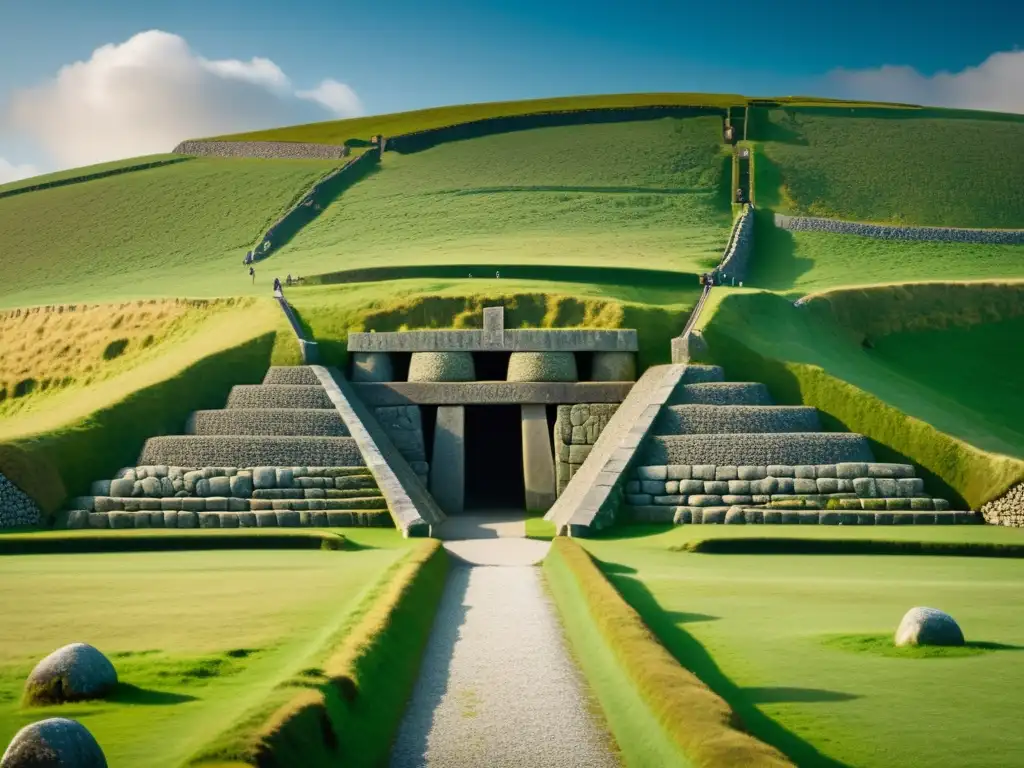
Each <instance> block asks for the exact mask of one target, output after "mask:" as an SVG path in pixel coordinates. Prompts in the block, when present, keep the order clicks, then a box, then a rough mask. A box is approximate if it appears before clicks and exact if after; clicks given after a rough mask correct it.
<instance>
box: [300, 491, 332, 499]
mask: <svg viewBox="0 0 1024 768" xmlns="http://www.w3.org/2000/svg"><path fill="white" fill-rule="evenodd" d="M303 495H304V496H305V497H306V498H307V499H326V498H327V492H326V491H325V490H324V489H323V488H307V489H306V490H304V491H303Z"/></svg>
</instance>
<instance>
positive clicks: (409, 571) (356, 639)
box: [192, 540, 448, 768]
mask: <svg viewBox="0 0 1024 768" xmlns="http://www.w3.org/2000/svg"><path fill="white" fill-rule="evenodd" d="M447 570H448V556H447V553H446V552H445V550H444V548H443V547H442V546H441V544H440V542H438V541H436V540H430V541H426V542H422V543H420V544H418V545H416V548H415V549H414V550H413V551H412V552H410V553H409V554H408V555H407V556H406V557H405V558H404V559H403V560H402V561H401V562H400V563H398V564H396V565H395V566H394V567H393V568H392V569H391V571H390V572H389V574H388V578H387V579H386V580H382V581H381V582H380V583H379V584H378V586H377V588H376V589H375V590H374V591H373V592H371V593H369V594H368V595H366V597H365V598H364V599H363V601H362V602H361V604H360V606H359V608H358V609H357V610H356V611H354V612H353V613H352V614H351V616H350V617H349V618H348V620H347V621H346V623H345V624H344V625H343V626H342V627H341V628H340V629H339V630H338V631H336V632H335V633H333V635H332V637H331V638H330V639H328V640H327V641H326V642H323V643H321V645H320V650H319V651H318V652H317V653H316V654H315V655H314V656H312V657H309V658H308V659H307V661H306V664H307V667H306V668H304V669H302V670H301V671H299V672H298V673H297V674H296V673H294V672H293V674H292V677H291V678H290V680H288V682H286V683H285V684H284V685H282V686H280V687H279V688H278V689H276V690H274V691H273V692H270V693H269V694H268V696H267V697H266V699H265V701H263V702H262V703H261V704H259V705H258V706H257V707H256V708H255V709H253V710H251V711H250V712H249V713H248V714H247V715H246V717H245V718H244V719H243V720H241V721H239V722H238V723H237V724H236V725H235V726H234V727H232V728H230V729H229V730H227V731H226V732H225V733H224V734H222V735H221V736H220V737H219V738H218V739H217V740H216V741H215V742H213V743H212V744H210V745H208V746H207V747H206V748H204V749H203V750H202V751H201V752H200V753H199V754H198V755H197V756H196V757H195V758H194V759H193V761H192V764H196V765H205V764H210V763H212V764H215V765H236V766H238V765H258V766H260V768H275V767H276V766H281V767H282V768H284V766H295V765H302V766H310V768H315V767H316V766H333V765H338V764H344V765H354V766H367V767H369V766H376V765H382V764H384V763H385V762H386V760H387V756H388V753H389V751H390V748H391V742H392V740H393V738H394V734H395V732H396V731H397V729H398V725H399V723H400V722H401V718H402V715H403V713H404V711H405V707H406V704H407V701H408V698H409V695H410V693H411V691H412V686H413V684H414V683H415V680H416V676H417V674H418V672H419V666H420V660H421V657H422V653H423V648H424V647H425V645H426V641H427V636H428V635H429V633H430V628H431V625H432V624H433V618H434V613H435V611H436V608H437V604H438V602H439V600H440V598H441V592H442V590H443V588H444V581H445V575H446V574H447ZM310 665H311V666H310Z"/></svg>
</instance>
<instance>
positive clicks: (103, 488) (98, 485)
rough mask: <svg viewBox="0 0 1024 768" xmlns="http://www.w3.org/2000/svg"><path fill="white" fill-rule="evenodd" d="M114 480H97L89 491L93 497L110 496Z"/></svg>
mask: <svg viewBox="0 0 1024 768" xmlns="http://www.w3.org/2000/svg"><path fill="white" fill-rule="evenodd" d="M112 483H113V481H112V480H95V481H94V482H93V483H92V485H91V486H90V489H89V495H91V496H109V495H110V486H111V484H112Z"/></svg>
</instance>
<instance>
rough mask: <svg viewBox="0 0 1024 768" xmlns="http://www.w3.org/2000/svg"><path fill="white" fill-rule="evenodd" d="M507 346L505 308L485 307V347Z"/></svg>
mask: <svg viewBox="0 0 1024 768" xmlns="http://www.w3.org/2000/svg"><path fill="white" fill-rule="evenodd" d="M504 344H505V308H504V307H484V346H485V347H501V346H503V345H504Z"/></svg>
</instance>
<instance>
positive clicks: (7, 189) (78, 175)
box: [0, 154, 192, 197]
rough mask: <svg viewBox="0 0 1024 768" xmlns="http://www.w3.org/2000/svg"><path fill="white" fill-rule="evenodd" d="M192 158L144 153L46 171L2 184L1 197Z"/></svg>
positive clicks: (0, 188)
mask: <svg viewBox="0 0 1024 768" xmlns="http://www.w3.org/2000/svg"><path fill="white" fill-rule="evenodd" d="M191 159H192V158H190V157H186V156H184V155H174V154H163V155H143V156H142V157H133V158H130V159H128V160H114V161H113V162H110V163H98V164H97V165H86V166H83V167H81V168H70V169H68V170H66V171H56V172H55V173H44V174H43V175H41V176H32V177H30V178H27V179H18V180H17V181H11V182H8V183H7V184H0V197H7V196H9V195H13V194H24V193H25V192H27V191H29V190H35V189H37V188H43V189H45V188H47V187H56V186H63V185H65V184H77V183H79V182H82V181H89V180H91V179H95V178H102V177H104V176H113V175H115V174H120V173H129V172H133V171H136V170H143V169H145V168H148V167H152V166H154V165H169V164H172V163H179V162H184V161H186V160H191Z"/></svg>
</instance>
